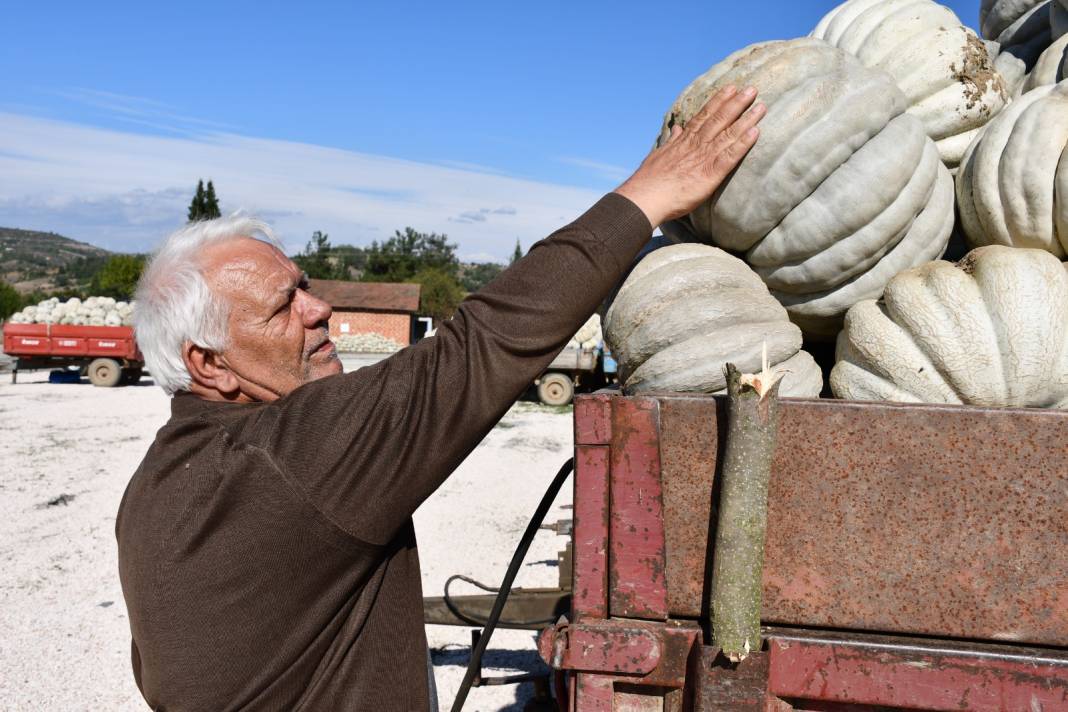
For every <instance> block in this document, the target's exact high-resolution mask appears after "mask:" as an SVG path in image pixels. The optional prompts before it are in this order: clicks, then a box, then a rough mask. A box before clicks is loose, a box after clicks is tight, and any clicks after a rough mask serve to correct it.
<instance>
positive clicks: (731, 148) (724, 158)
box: [712, 126, 760, 184]
mask: <svg viewBox="0 0 1068 712" xmlns="http://www.w3.org/2000/svg"><path fill="white" fill-rule="evenodd" d="M759 136H760V129H758V128H757V127H756V126H751V127H749V128H748V129H746V130H745V132H744V133H743V134H742V135H741V136H739V137H738V138H737V139H736V140H735V141H733V142H732V143H730V144H729V145H728V146H727V147H726V148H724V149H723V150H722V151H720V152H719V155H718V156H716V160H715V161H713V162H712V178H713V180H714V181H715V182H716V183H717V184H718V183H720V182H722V181H723V180H724V179H725V178H726V177H727V176H728V175H730V172H731V171H733V170H734V168H735V167H736V166H737V165H738V164H739V163H741V161H742V159H743V158H745V154H747V153H749V149H751V148H752V147H753V144H755V143H756V142H757V138H758V137H759Z"/></svg>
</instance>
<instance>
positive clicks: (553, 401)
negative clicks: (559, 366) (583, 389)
mask: <svg viewBox="0 0 1068 712" xmlns="http://www.w3.org/2000/svg"><path fill="white" fill-rule="evenodd" d="M573 395H575V386H574V385H572V383H571V379H570V378H568V377H567V376H565V375H564V374H562V373H547V374H545V375H544V376H542V377H541V383H539V384H538V400H540V401H541V402H542V403H544V404H545V405H567V404H568V403H570V402H571V396H573Z"/></svg>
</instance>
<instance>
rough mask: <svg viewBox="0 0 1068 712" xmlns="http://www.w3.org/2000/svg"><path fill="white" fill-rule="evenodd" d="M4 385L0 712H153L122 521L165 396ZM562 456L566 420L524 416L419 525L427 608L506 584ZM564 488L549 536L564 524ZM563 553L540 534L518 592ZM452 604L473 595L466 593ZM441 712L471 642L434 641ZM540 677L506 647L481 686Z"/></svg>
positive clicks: (511, 637) (474, 705) (520, 699)
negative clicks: (141, 669)
mask: <svg viewBox="0 0 1068 712" xmlns="http://www.w3.org/2000/svg"><path fill="white" fill-rule="evenodd" d="M0 378H2V382H0V463H2V465H0V570H2V571H3V575H2V576H0V709H2V710H7V711H15V710H35V711H36V710H93V711H94V712H95V711H99V710H137V709H146V706H145V705H144V702H143V700H142V699H141V696H140V693H139V692H138V690H137V687H136V686H135V685H134V681H133V677H132V675H131V672H130V663H129V627H128V623H127V618H126V607H125V605H124V603H123V599H122V591H121V589H120V587H119V580H118V573H117V568H116V566H117V565H116V550H115V534H114V526H115V512H116V510H117V508H118V505H119V500H120V498H121V497H122V493H123V491H124V489H125V487H126V482H127V480H128V478H129V476H130V474H131V473H132V472H133V471H134V469H136V467H137V464H138V463H139V462H140V460H141V457H142V456H143V454H144V452H145V450H146V449H147V447H148V445H149V443H150V442H151V441H152V438H153V436H154V434H155V432H156V430H157V429H158V428H159V427H160V426H161V425H162V424H163V423H164V422H165V420H166V419H167V416H168V414H169V403H168V399H167V397H166V396H165V395H164V394H163V392H162V391H161V390H160V389H159V388H157V387H155V386H153V385H151V382H150V381H148V380H147V379H146V380H145V381H144V382H143V384H142V385H140V386H137V387H126V388H114V389H102V388H94V387H92V386H90V385H88V384H87V383H86V384H82V385H51V384H48V383H47V382H46V381H47V373H46V372H38V373H31V374H19V381H20V382H19V383H18V384H17V385H11V384H10V376H9V375H8V374H3V376H2V377H0ZM570 452H571V417H570V413H569V412H563V411H556V410H551V409H546V408H543V407H541V406H538V405H535V404H530V403H520V404H518V405H516V406H515V407H514V408H513V409H512V410H511V411H510V412H509V413H508V414H507V415H506V416H505V418H504V419H503V420H502V422H501V424H500V425H499V426H498V427H497V428H496V429H494V431H493V432H492V433H491V434H490V435H489V436H488V437H487V438H486V440H485V441H484V442H483V443H482V444H481V445H480V446H479V447H478V449H476V450H475V452H474V453H472V454H471V456H470V457H469V458H468V459H467V460H466V461H465V462H464V463H463V465H461V466H460V468H459V469H458V470H457V471H456V473H455V474H454V475H453V476H452V478H451V479H450V480H449V481H448V482H446V484H445V485H444V486H443V487H442V488H441V490H439V491H438V492H437V494H435V495H434V496H433V497H432V498H431V499H430V500H428V501H427V502H426V503H425V504H424V505H423V506H422V508H420V510H419V511H418V512H417V513H416V516H415V521H416V529H417V531H418V535H419V541H420V556H421V559H422V567H423V590H424V594H425V595H441V590H442V586H443V585H444V583H445V579H446V578H447V577H448V576H449V575H451V574H453V573H462V574H466V575H469V576H473V577H474V578H476V579H479V580H481V581H485V582H486V583H491V584H496V583H499V581H500V578H501V577H502V576H503V574H504V570H505V567H506V566H507V563H508V560H509V558H510V556H511V553H512V550H513V549H514V547H515V544H516V543H517V541H518V539H519V536H520V535H521V533H522V531H523V528H524V527H525V526H526V522H527V520H528V518H529V516H530V514H531V512H533V510H534V508H535V506H536V505H537V502H538V501H539V500H540V498H541V496H542V493H543V491H544V490H545V488H546V486H547V485H548V483H549V481H550V480H551V479H552V476H553V475H554V474H555V472H556V470H557V469H558V467H559V466H560V464H561V463H562V462H563V461H564V460H565V459H566V458H567V457H569V456H570ZM570 502H571V491H570V485H565V486H564V491H563V492H562V493H561V495H560V497H559V498H558V500H557V502H556V504H555V506H554V508H553V509H552V510H551V511H550V513H549V516H548V518H547V521H549V522H553V521H556V520H558V519H561V518H566V517H569V516H570V510H568V509H564V508H563V505H567V504H570ZM565 543H566V539H565V538H564V537H559V536H556V535H554V534H552V533H551V532H542V533H539V535H538V537H537V538H536V539H535V542H534V546H533V547H532V548H531V551H530V554H529V556H528V557H527V561H526V564H525V565H524V567H523V569H522V571H521V573H520V575H519V579H518V581H517V585H520V586H551V585H555V583H556V581H557V575H558V573H557V567H556V552H557V551H558V550H560V549H562V548H563V546H564V544H565ZM455 590H456V592H457V593H466V592H470V591H471V589H469V588H465V587H464V586H463V585H460V586H458V587H457V588H456V589H455ZM427 636H428V640H429V642H430V646H431V650H432V658H433V660H434V666H435V677H436V679H437V684H438V691H439V696H440V702H441V708H442V709H443V710H447V709H448V708H449V706H450V705H451V703H452V701H453V699H454V697H455V694H456V689H457V687H458V686H459V683H460V680H461V679H462V678H463V673H464V666H465V665H466V662H467V658H468V652H469V646H470V629H468V628H453V627H449V626H428V627H427ZM536 665H538V662H537V656H536V654H535V652H534V636H533V634H532V633H529V632H522V631H499V632H498V633H497V634H496V635H495V636H494V638H493V642H492V643H491V645H490V650H489V651H488V653H487V656H486V666H485V668H484V672H485V674H514V673H516V672H520V671H524V670H527V669H531V668H533V667H535V666H536ZM530 695H531V690H530V686H529V685H523V686H520V687H518V688H517V687H514V686H513V687H483V688H478V689H475V690H473V691H472V693H471V695H470V697H469V698H468V704H467V707H466V709H467V710H516V711H518V710H521V709H522V707H523V704H524V703H525V701H526V700H528V699H529V697H530Z"/></svg>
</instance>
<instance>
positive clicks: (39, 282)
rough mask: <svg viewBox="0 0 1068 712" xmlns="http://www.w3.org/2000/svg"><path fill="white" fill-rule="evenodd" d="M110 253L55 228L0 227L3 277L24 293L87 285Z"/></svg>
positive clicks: (1, 271)
mask: <svg viewBox="0 0 1068 712" xmlns="http://www.w3.org/2000/svg"><path fill="white" fill-rule="evenodd" d="M111 254H112V253H110V252H108V251H107V250H105V249H103V248H100V247H96V246H95V245H90V244H88V243H85V242H78V241H77V240H72V239H71V238H69V237H64V236H63V235H57V234H56V233H54V232H37V231H35V230H20V229H18V228H12V227H0V279H3V280H4V281H5V282H7V283H8V284H11V285H13V286H14V287H15V289H17V290H18V291H19V292H22V293H29V292H34V291H40V292H51V291H56V290H63V289H78V288H80V287H84V286H86V285H88V283H89V281H90V280H91V279H92V277H93V275H94V274H96V272H97V270H99V269H100V266H101V265H103V264H104V262H105V261H106V260H107V258H108V257H109V256H111Z"/></svg>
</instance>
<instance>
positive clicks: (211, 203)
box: [201, 180, 222, 220]
mask: <svg viewBox="0 0 1068 712" xmlns="http://www.w3.org/2000/svg"><path fill="white" fill-rule="evenodd" d="M218 217H222V213H221V212H219V199H218V198H216V197H215V186H214V185H212V183H211V181H210V180H209V181H208V192H207V193H206V194H205V195H204V213H203V217H202V218H201V219H202V220H214V219H215V218H218Z"/></svg>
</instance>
